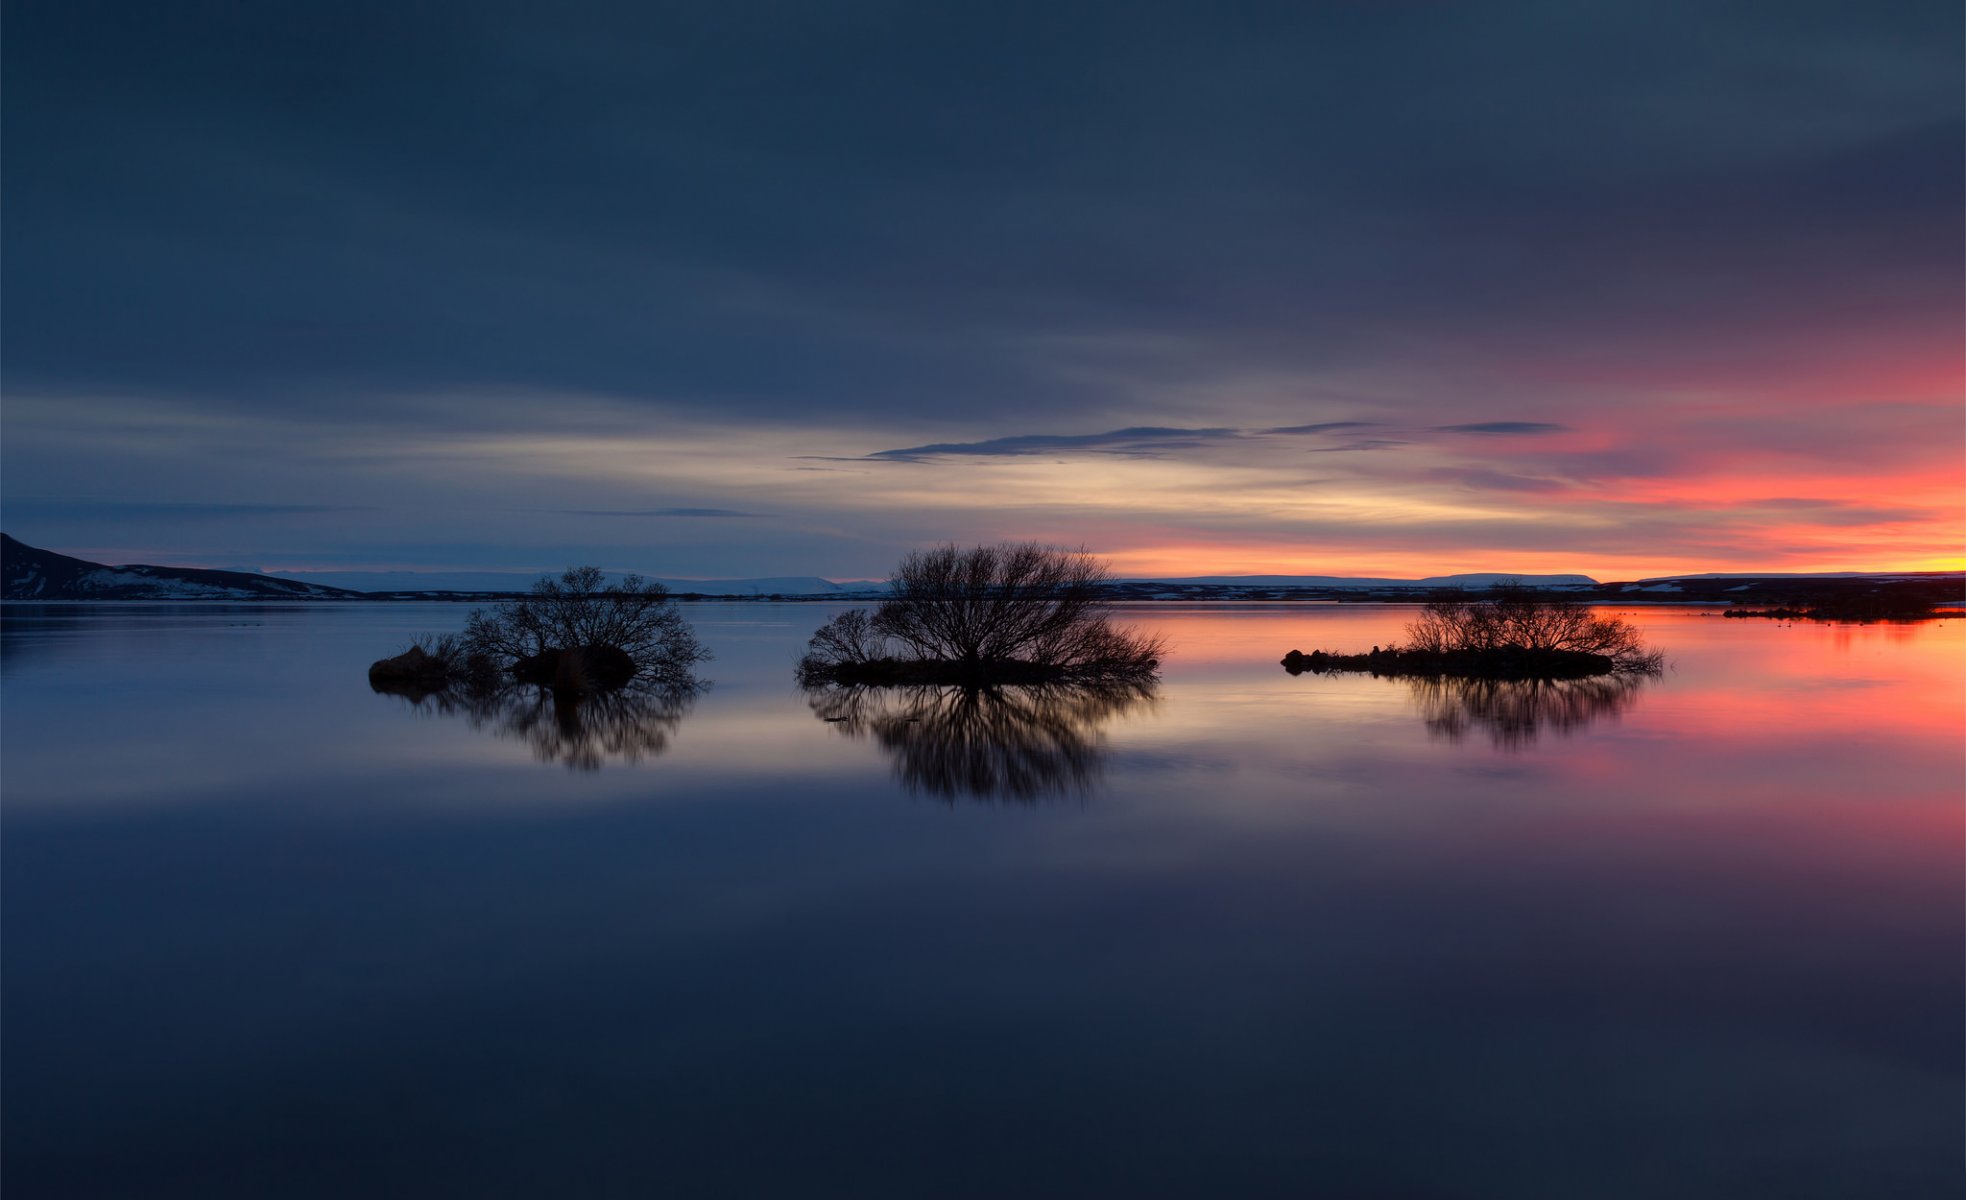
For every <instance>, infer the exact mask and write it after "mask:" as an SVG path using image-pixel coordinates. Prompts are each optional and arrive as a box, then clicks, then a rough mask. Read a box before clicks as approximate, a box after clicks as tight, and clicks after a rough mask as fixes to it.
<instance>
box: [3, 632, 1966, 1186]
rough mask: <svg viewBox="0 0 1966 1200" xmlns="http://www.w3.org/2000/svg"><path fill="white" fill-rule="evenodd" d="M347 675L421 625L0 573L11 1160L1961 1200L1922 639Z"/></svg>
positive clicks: (1957, 1076)
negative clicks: (1482, 662) (1076, 668)
mask: <svg viewBox="0 0 1966 1200" xmlns="http://www.w3.org/2000/svg"><path fill="white" fill-rule="evenodd" d="M687 611H688V613H689V615H690V616H691V618H692V619H693V621H694V622H695V624H696V627H697V630H698V633H699V636H701V637H702V638H703V640H704V641H705V642H706V643H707V644H708V645H709V646H710V647H711V648H712V649H713V650H714V652H715V653H716V655H717V657H716V660H715V661H714V662H712V663H710V664H708V671H707V674H708V675H709V676H711V677H712V678H713V679H714V681H715V682H714V686H713V687H711V688H710V689H709V690H708V691H707V692H705V693H704V694H703V695H701V696H699V697H696V698H695V699H694V700H691V701H677V702H671V703H666V704H657V705H652V706H642V707H636V706H633V705H619V704H618V705H614V706H612V707H609V706H590V707H589V708H588V709H586V710H581V711H566V710H557V711H556V710H555V709H554V708H553V707H552V705H551V704H547V703H529V702H526V701H525V700H524V698H523V697H521V698H516V699H514V700H512V701H510V702H508V703H504V704H500V705H480V706H476V707H471V706H456V705H452V706H448V707H447V706H445V705H443V704H441V703H439V702H436V701H430V700H426V701H425V702H423V703H422V704H413V703H411V702H410V701H408V700H406V699H403V698H399V697H393V696H384V695H376V694H374V693H372V692H371V691H370V690H369V688H368V685H367V683H366V680H365V677H364V672H365V669H366V667H367V665H368V663H369V662H370V661H371V660H372V659H375V658H378V657H381V656H383V655H386V654H390V653H394V652H395V651H396V650H398V649H400V648H401V646H402V645H403V643H404V642H405V640H406V639H407V638H408V637H409V635H411V634H413V633H416V632H421V631H445V630H451V629H456V628H459V627H461V625H462V623H463V618H464V610H462V609H459V608H455V607H452V606H447V605H396V606H391V605H357V606H345V607H344V606H328V605H322V606H315V607H291V608H283V607H271V606H256V607H238V606H214V605H178V606H162V605H160V606H136V605H95V606H25V605H8V606H6V607H5V611H4V626H0V630H3V631H4V654H0V699H3V701H4V726H3V728H0V733H3V734H4V760H3V761H4V765H3V766H0V784H4V789H5V805H4V810H3V811H0V818H3V819H4V842H0V854H3V855H4V863H3V864H0V865H3V866H4V873H3V874H0V883H3V885H4V901H5V905H4V948H5V963H4V966H5V971H4V979H3V982H4V1000H5V1013H4V1016H5V1023H4V1059H0V1067H3V1068H4V1074H0V1085H3V1086H4V1101H5V1125H4V1138H5V1146H4V1149H5V1156H4V1173H5V1178H4V1184H5V1191H6V1195H7V1196H8V1198H9V1200H32V1198H34V1197H43V1196H59V1197H92V1196H104V1197H112V1196H113V1197H132V1196H140V1197H150V1196H167V1197H178V1196H183V1197H201V1198H213V1197H231V1196H254V1197H259V1196H281V1197H312V1196H321V1197H328V1196H335V1197H341V1196H406V1197H407V1196H416V1197H429V1196H474V1197H475V1196H529V1197H530V1196H569V1197H576V1196H653V1195H674V1196H780V1195H784V1196H854V1197H874V1196H909V1197H971V1196H973V1197H1004V1196H1127V1197H1146V1196H1211V1197H1212V1196H1307V1195H1331V1196H1374V1197H1410V1198H1419V1197H1428V1198H1447V1197H1456V1198H1462V1197H1467V1198H1472V1197H1498V1198H1501V1197H1506V1198H1510V1200H1522V1198H1535V1197H1562V1198H1566V1200H1568V1198H1574V1197H1586V1196H1588V1197H1644V1198H1647V1200H1650V1198H1655V1197H1663V1196H1671V1197H1681V1198H1683V1197H1749V1196H1781V1197H1859V1196H1861V1197H1872V1196H1890V1197H1912V1196H1949V1195H1953V1194H1956V1189H1957V1188H1958V1187H1959V1185H1960V1184H1961V1182H1962V1179H1961V1166H1960V1160H1961V1132H1960V1131H1961V1125H1962V1119H1963V1118H1966V1102H1962V1071H1961V1059H1962V1033H1961V1004H1962V975H1963V974H1966V968H1963V967H1962V949H1961V947H1962V940H1963V939H1966V916H1962V906H1961V899H1962V884H1963V883H1966V879H1963V872H1966V866H1963V864H1962V854H1963V853H1966V852H1963V851H1962V834H1963V833H1966V829H1962V816H1961V813H1962V804H1961V799H1962V797H1961V791H1962V731H1966V711H1962V699H1963V697H1966V653H1962V651H1966V623H1963V622H1960V621H1951V622H1947V623H1945V624H1940V625H1926V626H1918V627H1861V628H1852V627H1819V626H1785V625H1776V624H1769V623H1761V622H1752V621H1724V620H1722V619H1720V618H1718V617H1716V616H1710V615H1706V614H1703V613H1700V612H1697V611H1690V610H1683V611H1682V610H1658V611H1651V612H1644V613H1640V614H1637V615H1636V616H1635V619H1636V620H1638V621H1639V622H1641V623H1642V624H1643V625H1644V626H1645V627H1646V628H1647V630H1648V632H1649V635H1650V638H1651V640H1652V641H1653V642H1654V643H1655V644H1657V645H1659V646H1661V647H1663V648H1664V649H1666V650H1667V651H1668V653H1669V654H1670V655H1671V658H1672V661H1673V664H1674V666H1673V670H1672V671H1671V672H1670V673H1669V674H1668V675H1667V676H1666V677H1664V678H1663V679H1661V680H1659V681H1657V682H1654V683H1650V684H1647V685H1645V686H1643V687H1640V688H1637V689H1617V688H1609V689H1605V688H1590V687H1572V688H1568V689H1543V690H1540V691H1531V690H1524V689H1487V690H1480V689H1477V690H1475V691H1472V692H1470V691H1457V690H1453V689H1441V688H1424V687H1415V686H1413V685H1411V684H1410V683H1406V682H1400V681H1392V680H1380V679H1372V678H1362V677H1344V678H1331V677H1316V676H1308V675H1307V676H1302V677H1296V678H1293V677H1291V676H1289V675H1287V674H1285V673H1284V671H1283V670H1282V669H1281V668H1280V667H1279V666H1277V665H1276V661H1277V659H1278V658H1280V657H1281V656H1282V654H1283V652H1284V651H1286V650H1289V649H1291V648H1293V647H1297V648H1301V649H1304V650H1306V651H1308V650H1311V649H1314V648H1326V649H1334V650H1360V649H1365V648H1367V647H1369V646H1371V645H1373V644H1375V643H1381V644H1382V643H1387V642H1391V641H1393V640H1396V639H1397V637H1398V633H1399V628H1400V626H1401V625H1402V624H1403V623H1404V621H1405V620H1406V619H1407V618H1408V616H1410V612H1408V611H1406V610H1402V609H1399V608H1338V607H1285V606H1274V607H1269V606H1235V607H1207V608H1202V607H1194V608H1189V607H1175V606H1160V607H1146V608H1136V609H1130V610H1127V611H1126V613H1125V614H1124V615H1125V616H1126V618H1127V619H1128V620H1131V621H1135V622H1138V623H1140V624H1141V625H1143V626H1146V627H1149V628H1158V629H1160V630H1162V631H1164V632H1165V633H1167V634H1168V635H1169V637H1170V639H1171V640H1172V642H1173V643H1174V646H1175V655H1174V657H1173V658H1172V659H1171V660H1170V662H1169V663H1168V666H1167V671H1166V679H1165V681H1164V683H1163V685H1162V686H1161V687H1159V688H1158V689H1157V690H1155V691H1153V692H1152V693H1151V694H1131V693H1111V692H1107V693H1091V694H1087V693H1059V692H1052V693H1040V694H1035V695H1033V694H1026V693H1016V694H1006V695H1003V696H996V697H990V696H984V697H962V696H950V695H945V694H912V695H900V696H896V695H885V696H882V695H862V696H841V695H833V696H822V697H818V698H810V697H807V696H804V695H802V694H800V693H799V692H798V691H797V690H796V689H794V688H793V687H792V685H791V678H790V675H791V665H792V663H793V661H794V660H795V659H796V657H797V655H798V653H799V650H800V648H801V646H802V645H803V643H804V640H805V638H806V636H807V635H808V634H809V633H810V631H811V630H812V629H813V628H814V627H815V626H816V625H817V624H818V623H819V622H820V621H821V620H823V619H825V618H826V617H827V616H829V615H830V614H831V613H832V612H834V611H836V609H834V608H832V607H829V606H820V605H768V604H758V605H702V606H694V607H691V608H689V609H688V610H687Z"/></svg>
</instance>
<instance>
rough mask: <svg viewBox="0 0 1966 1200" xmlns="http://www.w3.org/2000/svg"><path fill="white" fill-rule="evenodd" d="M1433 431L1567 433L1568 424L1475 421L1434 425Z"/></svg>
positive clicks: (1525, 433)
mask: <svg viewBox="0 0 1966 1200" xmlns="http://www.w3.org/2000/svg"><path fill="white" fill-rule="evenodd" d="M1434 432H1435V433H1490V434H1523V435H1534V434H1542V433H1568V432H1570V426H1568V425H1558V424H1555V423H1553V422H1550V421H1475V422H1473V423H1471V424H1467V425H1436V426H1434Z"/></svg>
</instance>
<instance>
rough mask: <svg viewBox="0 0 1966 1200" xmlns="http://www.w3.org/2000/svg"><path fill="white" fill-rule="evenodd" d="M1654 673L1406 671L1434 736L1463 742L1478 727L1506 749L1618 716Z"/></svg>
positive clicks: (1522, 746)
mask: <svg viewBox="0 0 1966 1200" xmlns="http://www.w3.org/2000/svg"><path fill="white" fill-rule="evenodd" d="M1654 678H1656V676H1653V675H1594V676H1591V677H1589V678H1585V679H1463V678H1451V677H1448V678H1441V677H1432V678H1429V677H1421V676H1412V677H1408V678H1406V679H1405V680H1403V682H1404V683H1405V684H1406V685H1407V686H1408V687H1409V688H1411V689H1413V701H1414V703H1415V704H1416V705H1417V706H1418V707H1419V709H1420V714H1421V716H1422V717H1423V718H1424V719H1425V720H1426V722H1427V730H1428V732H1430V733H1431V734H1433V735H1434V736H1435V737H1440V738H1445V739H1446V740H1447V741H1450V742H1457V743H1458V742H1460V741H1462V740H1464V739H1465V738H1467V736H1468V735H1469V734H1470V733H1474V732H1476V731H1480V732H1483V733H1486V734H1487V735H1488V740H1489V741H1490V742H1491V743H1493V744H1494V745H1496V746H1499V747H1501V748H1502V749H1504V750H1522V749H1526V748H1527V747H1528V746H1530V745H1531V744H1532V743H1534V742H1535V740H1536V735H1537V734H1538V733H1540V732H1541V731H1542V730H1544V729H1554V730H1556V731H1557V732H1558V733H1561V734H1568V733H1570V732H1571V731H1573V730H1576V729H1581V728H1583V727H1584V726H1586V725H1589V724H1590V723H1591V722H1593V721H1596V720H1598V719H1600V718H1605V717H1609V718H1616V717H1617V716H1618V714H1620V713H1622V712H1624V711H1625V710H1626V709H1628V708H1630V707H1631V706H1632V705H1633V704H1635V703H1637V701H1638V693H1639V691H1640V690H1641V689H1643V688H1644V687H1645V685H1646V684H1647V683H1649V682H1650V681H1651V680H1652V679H1654Z"/></svg>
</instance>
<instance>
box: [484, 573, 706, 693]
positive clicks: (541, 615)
mask: <svg viewBox="0 0 1966 1200" xmlns="http://www.w3.org/2000/svg"><path fill="white" fill-rule="evenodd" d="M463 642H464V647H465V648H466V650H467V651H468V652H470V653H472V654H479V655H483V656H485V657H486V658H488V659H490V660H492V661H494V662H496V663H498V664H499V665H500V666H501V667H505V668H510V667H512V666H513V665H514V664H518V663H523V662H527V661H533V660H538V659H539V658H540V657H541V656H543V655H547V654H559V653H565V652H568V651H574V650H579V651H583V652H587V653H589V654H593V652H595V651H596V650H597V649H604V650H607V651H611V652H612V651H618V652H619V653H620V654H623V655H626V656H627V659H628V660H630V661H631V662H632V664H633V668H634V669H633V672H632V675H633V677H634V678H636V679H637V680H640V681H643V682H648V683H655V684H659V685H663V686H673V687H688V686H691V685H693V684H694V683H695V682H696V678H695V674H694V668H695V666H696V664H697V663H699V662H702V661H703V660H705V659H707V658H709V657H710V652H709V651H708V650H706V649H704V648H703V646H702V644H701V643H699V642H698V641H697V640H696V635H695V634H693V633H692V632H691V631H690V627H689V622H688V621H685V620H684V619H683V615H682V613H681V612H679V611H678V610H677V608H676V604H675V602H674V601H673V600H671V599H670V598H669V590H668V589H667V588H665V587H663V586H662V585H661V584H659V583H656V582H654V581H653V580H645V579H643V578H642V577H641V576H639V575H629V576H626V577H624V578H623V579H622V580H621V582H619V583H613V584H611V583H608V582H607V579H606V576H604V575H603V574H602V572H601V569H600V568H599V567H573V568H571V569H569V570H567V571H566V572H565V573H563V574H562V575H561V576H560V577H559V578H558V579H542V580H540V581H539V582H537V583H535V584H533V586H532V594H531V595H529V596H527V597H525V598H524V599H522V600H516V601H513V602H512V603H510V604H502V605H500V606H499V607H497V608H495V609H493V610H491V611H490V612H486V611H484V610H482V609H481V610H479V611H477V612H474V613H472V614H471V616H470V618H469V619H468V620H467V621H466V622H465V626H464V638H463Z"/></svg>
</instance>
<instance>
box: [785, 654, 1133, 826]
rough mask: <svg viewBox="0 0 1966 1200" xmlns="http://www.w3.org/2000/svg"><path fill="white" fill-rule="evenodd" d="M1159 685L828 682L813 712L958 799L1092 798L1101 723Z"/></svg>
mask: <svg viewBox="0 0 1966 1200" xmlns="http://www.w3.org/2000/svg"><path fill="white" fill-rule="evenodd" d="M1156 699H1157V688H1156V686H1155V684H1154V683H1153V682H1151V681H1146V682H1124V683H1077V684H1067V683H1050V684H1031V685H1023V686H1014V687H1009V686H1007V687H995V688H964V687H956V686H942V687H933V686H922V687H859V688H854V687H828V688H821V689H818V690H815V691H813V692H812V693H810V695H809V701H810V703H811V705H812V711H813V713H814V714H815V715H817V716H818V717H819V718H820V719H822V720H825V721H828V722H831V723H833V724H835V725H837V726H838V727H839V730H840V732H841V733H842V734H845V735H846V736H848V737H867V736H870V735H871V736H872V737H873V739H874V740H875V741H876V742H878V743H880V745H881V748H882V749H884V750H886V751H887V752H888V754H889V755H890V756H892V758H893V760H894V771H895V774H896V775H897V776H898V777H899V778H900V779H901V782H902V783H903V784H904V785H905V786H906V787H907V788H908V790H909V791H911V792H915V793H918V794H926V795H930V796H936V797H940V798H942V799H944V800H949V801H955V800H957V799H960V798H964V797H968V798H972V799H978V800H1014V801H1019V802H1022V803H1027V804H1028V803H1032V802H1034V801H1037V800H1041V799H1049V798H1055V797H1064V796H1084V795H1086V794H1088V793H1090V792H1091V791H1092V790H1093V788H1094V786H1095V785H1096V784H1097V783H1098V781H1099V777H1100V775H1101V773H1102V772H1103V771H1104V769H1105V756H1106V749H1105V736H1104V733H1103V731H1102V726H1104V725H1105V723H1106V722H1108V721H1110V720H1112V719H1114V718H1116V717H1118V716H1121V715H1122V714H1125V713H1127V712H1130V711H1133V710H1135V709H1139V708H1143V707H1151V706H1152V705H1153V704H1154V702H1155V700H1156Z"/></svg>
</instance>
